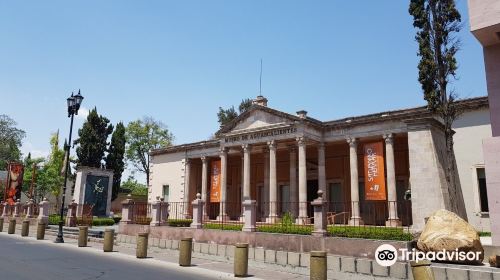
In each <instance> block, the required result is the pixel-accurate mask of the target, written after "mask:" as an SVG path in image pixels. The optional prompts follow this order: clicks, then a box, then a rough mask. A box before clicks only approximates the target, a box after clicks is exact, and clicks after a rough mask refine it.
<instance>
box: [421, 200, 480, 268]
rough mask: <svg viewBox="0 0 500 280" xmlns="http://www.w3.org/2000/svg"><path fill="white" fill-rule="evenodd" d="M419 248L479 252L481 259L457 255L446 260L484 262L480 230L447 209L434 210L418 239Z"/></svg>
mask: <svg viewBox="0 0 500 280" xmlns="http://www.w3.org/2000/svg"><path fill="white" fill-rule="evenodd" d="M417 248H418V249H419V250H421V251H423V252H426V253H427V252H436V253H437V252H441V251H443V250H446V251H447V252H452V251H455V250H458V252H465V253H468V252H479V253H480V255H479V260H476V261H469V260H460V259H459V258H458V256H457V254H455V256H456V257H454V258H452V259H446V262H452V263H461V264H482V262H483V259H484V249H483V246H482V245H481V241H480V239H479V234H478V232H477V231H476V230H475V229H474V227H472V226H471V225H470V224H469V223H467V222H466V221H465V220H463V219H462V218H460V217H459V216H457V215H456V214H455V213H452V212H450V211H447V210H443V209H442V210H438V211H436V212H434V213H433V214H432V215H431V216H430V217H429V219H428V220H427V223H426V224H425V227H424V230H423V231H422V234H420V237H419V238H418V241H417Z"/></svg>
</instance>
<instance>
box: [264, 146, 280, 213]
mask: <svg viewBox="0 0 500 280" xmlns="http://www.w3.org/2000/svg"><path fill="white" fill-rule="evenodd" d="M267 144H268V146H269V206H270V207H269V217H268V219H267V222H268V223H275V222H276V219H277V218H278V182H277V179H276V143H275V142H274V141H270V142H268V143H267Z"/></svg>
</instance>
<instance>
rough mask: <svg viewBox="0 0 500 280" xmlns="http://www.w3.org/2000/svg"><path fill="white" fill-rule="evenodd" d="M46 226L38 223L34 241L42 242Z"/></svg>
mask: <svg viewBox="0 0 500 280" xmlns="http://www.w3.org/2000/svg"><path fill="white" fill-rule="evenodd" d="M46 226H47V225H45V224H43V223H40V222H39V223H38V225H37V228H36V239H37V240H43V239H44V238H45V227H46Z"/></svg>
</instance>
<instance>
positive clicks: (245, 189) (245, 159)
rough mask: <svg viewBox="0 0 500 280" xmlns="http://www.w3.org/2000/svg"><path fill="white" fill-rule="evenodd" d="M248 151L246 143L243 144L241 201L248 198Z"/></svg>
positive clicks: (249, 149)
mask: <svg viewBox="0 0 500 280" xmlns="http://www.w3.org/2000/svg"><path fill="white" fill-rule="evenodd" d="M250 151H251V147H250V146H249V145H248V144H245V145H243V201H244V200H247V199H250Z"/></svg>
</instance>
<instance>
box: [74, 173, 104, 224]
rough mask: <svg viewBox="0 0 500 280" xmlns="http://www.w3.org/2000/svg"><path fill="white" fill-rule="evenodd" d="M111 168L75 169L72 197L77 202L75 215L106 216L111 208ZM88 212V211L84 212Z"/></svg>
mask: <svg viewBox="0 0 500 280" xmlns="http://www.w3.org/2000/svg"><path fill="white" fill-rule="evenodd" d="M112 190H113V170H110V169H101V168H92V167H85V166H82V167H79V168H78V169H77V170H76V182H75V192H74V194H73V199H74V200H75V202H77V203H78V208H77V215H78V216H82V214H85V215H89V214H92V216H97V217H108V216H109V215H110V210H111V195H112ZM84 212H90V213H84Z"/></svg>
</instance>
